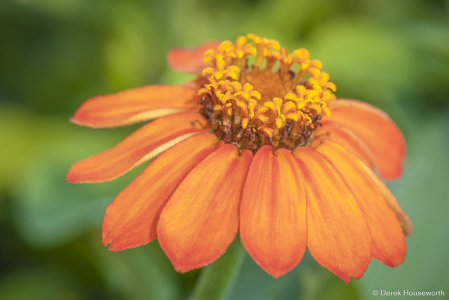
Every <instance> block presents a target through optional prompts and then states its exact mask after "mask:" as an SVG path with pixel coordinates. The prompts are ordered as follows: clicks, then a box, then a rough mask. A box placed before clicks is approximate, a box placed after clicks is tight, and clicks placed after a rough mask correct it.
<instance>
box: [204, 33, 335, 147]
mask: <svg viewBox="0 0 449 300" xmlns="http://www.w3.org/2000/svg"><path fill="white" fill-rule="evenodd" d="M248 39H249V40H252V41H253V42H254V43H248ZM249 56H256V57H255V61H254V64H253V65H250V66H248V65H247V64H248V57H249ZM204 61H205V62H209V63H210V64H211V67H208V68H206V69H204V71H203V76H206V77H207V78H208V80H209V82H208V83H207V84H205V85H204V86H203V87H202V88H201V89H200V90H199V91H198V95H200V96H201V101H200V103H201V104H202V105H204V113H205V114H206V115H207V117H208V120H209V123H210V126H211V128H212V129H213V130H214V132H215V133H216V134H217V136H219V137H220V138H221V139H223V140H224V141H225V142H229V143H234V144H236V145H238V146H239V147H240V148H241V149H244V148H247V149H251V150H253V151H256V150H257V149H258V148H260V147H261V146H263V145H265V144H271V145H272V146H273V147H275V148H278V147H283V148H287V149H292V148H293V147H296V146H305V145H307V142H308V139H309V137H310V136H311V135H312V134H313V130H314V128H316V126H319V125H320V122H319V120H321V115H322V114H323V113H324V114H325V115H327V116H329V115H330V114H331V111H330V109H329V103H330V102H331V101H333V100H334V99H335V95H334V94H333V92H335V90H336V86H335V84H333V83H332V82H329V74H327V73H326V72H321V71H320V69H321V68H322V64H321V62H319V61H317V60H310V54H309V52H308V51H307V50H306V49H304V48H299V49H297V50H295V51H293V52H292V53H288V52H287V50H286V49H285V48H281V47H280V45H279V43H278V42H277V41H275V40H270V39H266V38H260V37H258V36H256V35H254V34H248V35H247V36H246V37H245V36H240V37H239V38H237V40H236V42H235V43H232V42H230V41H224V42H223V43H222V44H221V45H220V46H219V47H218V49H216V50H212V49H211V50H208V51H206V52H205V57H204ZM276 62H279V64H278V65H276ZM275 68H276V69H275Z"/></svg>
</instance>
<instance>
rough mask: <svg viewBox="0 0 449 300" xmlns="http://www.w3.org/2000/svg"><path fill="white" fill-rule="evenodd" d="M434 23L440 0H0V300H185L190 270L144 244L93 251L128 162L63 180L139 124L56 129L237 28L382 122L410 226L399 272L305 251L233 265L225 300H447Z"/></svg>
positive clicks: (448, 117)
mask: <svg viewBox="0 0 449 300" xmlns="http://www.w3.org/2000/svg"><path fill="white" fill-rule="evenodd" d="M448 17H449V1H443V0H441V1H430V0H427V1H426V0H421V1H418V0H375V1H373V0H360V1H350V0H338V1H336V0H315V1H297V0H278V1H273V0H246V1H237V0H228V1H206V0H189V1H185V0H174V1H156V0H154V1H144V0H140V1H139V0H121V1H118V0H116V1H107V0H95V1H91V0H90V1H89V0H14V1H13V0H1V1H0V141H1V146H0V240H1V247H0V299H2V300H3V299H14V300H15V299H18V300H21V299H27V300H29V299H131V300H133V299H158V300H159V299H160V300H164V299H186V298H187V297H188V296H189V294H190V293H191V291H192V288H193V287H194V285H195V282H196V281H197V279H198V276H199V274H200V272H201V270H196V271H192V272H188V273H185V274H178V273H176V272H175V271H174V270H173V267H172V265H171V264H170V262H169V261H168V259H167V258H166V257H165V255H164V253H163V252H162V250H161V249H160V247H159V245H158V243H157V241H156V242H153V243H150V244H148V245H146V246H142V247H139V248H136V249H131V250H127V251H122V252H110V251H108V250H107V247H103V246H102V244H101V222H102V218H103V214H104V210H105V208H106V206H107V205H108V204H109V203H110V202H111V201H112V199H113V198H114V196H115V195H116V194H117V193H118V192H119V191H120V190H121V189H123V188H124V187H125V186H126V185H127V184H128V183H129V182H130V181H131V180H132V179H133V178H134V177H135V176H136V174H138V172H140V171H141V170H142V168H143V166H141V167H139V168H137V169H135V170H133V171H132V172H130V173H128V174H126V175H125V176H123V177H122V178H119V179H117V180H115V181H112V182H107V183H103V184H98V185H71V184H68V183H66V182H65V174H66V172H67V170H68V169H69V168H70V166H71V165H72V164H73V163H74V162H76V161H78V160H80V159H82V158H85V157H87V156H89V155H93V154H95V153H97V152H100V151H102V150H105V149H107V148H109V147H111V146H113V145H114V144H115V143H116V142H118V141H120V140H121V139H123V138H124V137H125V136H126V135H127V134H129V133H130V132H132V131H133V130H135V129H136V128H138V127H139V125H133V126H130V127H126V128H119V129H113V130H108V129H97V130H94V129H89V128H84V127H79V126H76V125H73V124H70V123H69V122H68V119H69V117H70V116H71V115H72V113H73V112H74V111H75V109H76V108H77V107H78V106H79V105H80V104H81V103H82V102H83V101H84V100H86V99H88V98H89V97H93V96H95V95H98V94H107V93H113V92H118V91H120V90H123V89H127V88H132V87H138V86H142V85H146V84H154V83H178V82H181V81H183V80H186V79H188V78H189V76H187V75H183V74H177V73H175V72H173V71H171V70H169V69H168V67H167V64H166V61H165V57H166V53H167V51H168V50H169V49H170V48H172V47H175V46H194V45H196V44H198V43H200V42H202V41H204V40H207V39H229V40H232V41H234V40H235V39H236V38H237V37H238V36H239V35H244V34H246V33H255V34H258V35H260V36H265V37H268V38H274V39H277V40H279V42H280V43H281V44H282V45H283V46H285V47H287V49H288V50H290V51H292V50H293V49H295V48H298V47H306V48H308V49H309V51H310V53H311V56H312V58H313V59H319V60H321V61H322V62H323V64H324V68H323V69H324V70H325V71H327V72H328V73H330V74H331V81H333V82H335V83H336V85H337V87H338V91H337V96H338V97H344V98H354V99H360V100H363V101H366V102H369V103H372V104H374V105H376V106H378V107H380V108H382V109H383V110H385V111H386V112H388V113H389V114H390V116H391V117H392V118H393V120H395V122H396V123H397V124H398V125H399V127H400V128H401V129H402V130H403V132H404V135H405V137H406V140H407V143H408V157H407V160H406V163H405V174H404V175H403V177H402V178H401V179H400V180H397V181H395V182H391V183H388V185H389V187H390V188H391V190H392V191H393V193H394V194H395V195H396V197H397V199H398V201H399V203H400V204H401V206H402V208H403V209H404V211H406V212H407V213H408V214H409V215H410V217H411V219H412V221H413V224H414V232H413V234H412V235H411V236H410V237H409V238H408V239H407V247H408V252H407V257H406V260H405V262H404V263H403V264H402V265H400V266H399V267H397V268H395V269H391V268H388V267H386V266H384V265H382V264H380V263H379V262H377V261H374V260H373V261H372V263H371V265H370V267H369V268H368V270H367V271H366V273H365V275H364V276H363V277H362V278H361V279H360V280H359V281H357V280H352V282H351V283H350V284H349V285H346V284H345V283H344V282H343V281H342V280H341V279H339V278H338V277H336V276H334V275H332V274H331V273H330V272H329V271H327V270H326V269H324V268H322V267H321V266H319V265H318V264H317V263H316V262H315V261H314V260H313V259H312V258H311V257H310V255H309V254H306V256H305V258H304V259H303V261H302V262H301V263H300V264H299V265H298V267H296V268H295V269H294V270H293V271H291V272H290V273H288V274H287V275H285V276H283V277H281V278H280V279H277V280H276V279H274V278H272V277H270V276H269V275H267V274H266V273H265V272H264V271H262V270H261V269H260V268H259V267H258V266H257V265H256V264H255V263H254V262H253V261H252V259H251V258H250V257H249V256H247V257H246V258H245V261H244V264H243V268H242V270H241V272H240V275H239V277H238V279H237V282H236V285H235V286H234V289H233V291H232V292H231V295H230V299H257V300H259V299H260V300H265V299H266V300H268V299H312V300H313V299H372V298H376V297H375V296H373V295H372V291H373V290H375V289H376V290H382V289H384V290H390V291H392V290H398V289H399V290H403V289H408V290H414V291H418V290H425V291H439V290H443V291H444V292H445V293H446V296H445V297H436V298H447V299H449V255H448V253H449V252H448V249H449V234H448V232H449V155H448V153H449V134H448V132H449V18H448ZM377 297H380V296H377ZM397 298H402V297H397Z"/></svg>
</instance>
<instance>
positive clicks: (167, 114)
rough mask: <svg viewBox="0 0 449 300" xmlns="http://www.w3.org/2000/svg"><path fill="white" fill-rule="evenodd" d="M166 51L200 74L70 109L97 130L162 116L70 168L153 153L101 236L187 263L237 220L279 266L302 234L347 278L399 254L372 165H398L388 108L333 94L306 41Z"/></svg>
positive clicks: (393, 215) (125, 165) (291, 258)
mask: <svg viewBox="0 0 449 300" xmlns="http://www.w3.org/2000/svg"><path fill="white" fill-rule="evenodd" d="M247 39H251V40H252V41H253V43H252V42H248V40H247ZM203 56H204V60H203ZM250 56H255V60H253V61H254V64H250V65H248V57H250ZM168 62H169V65H170V66H171V67H172V68H173V69H175V70H177V71H185V72H188V73H195V74H198V75H199V77H198V79H197V80H194V81H191V82H188V83H185V84H181V85H177V86H170V85H150V86H145V87H141V88H136V89H131V90H127V91H124V92H120V93H117V94H112V95H106V96H97V97H94V98H92V99H89V100H88V101H86V102H85V103H84V104H83V105H82V106H81V107H80V108H79V109H78V110H77V111H76V112H75V115H74V116H73V117H72V118H71V121H72V122H73V123H76V124H80V125H85V126H89V127H94V128H100V127H116V126H123V125H128V124H131V123H136V122H141V121H148V120H151V119H156V118H158V119H157V120H155V121H152V122H150V123H147V124H145V125H144V126H142V127H141V128H140V129H138V130H136V131H135V132H134V133H133V134H131V135H130V136H129V137H127V138H125V139H124V140H123V141H122V142H120V143H118V144H117V145H116V146H115V147H113V148H111V149H109V150H106V151H104V152H102V153H99V154H97V155H94V156H91V157H89V158H86V159H84V160H82V161H80V162H77V163H76V164H74V165H73V167H72V168H71V169H70V171H69V173H68V175H67V181H69V182H73V183H88V182H104V181H108V180H112V179H115V178H117V177H119V176H121V175H123V174H124V173H126V172H127V171H129V170H130V169H132V168H133V167H135V166H137V165H139V164H141V163H143V162H145V161H147V160H150V159H152V158H154V157H156V156H158V157H157V158H156V159H154V161H152V162H151V163H150V164H149V165H148V166H147V167H146V168H145V169H144V171H143V172H142V173H141V174H140V175H139V176H138V177H137V178H136V179H135V180H134V181H133V182H131V183H130V184H129V185H128V186H127V187H126V188H125V189H124V190H123V191H122V192H120V193H119V194H118V196H117V197H116V198H115V199H114V201H113V202H112V203H111V204H110V205H109V207H108V208H107V210H106V215H105V218H104V222H103V244H104V245H107V244H109V245H110V249H111V250H114V251H116V250H124V249H128V248H132V247H137V246H140V245H143V244H146V243H148V242H151V241H153V240H155V239H156V238H158V239H159V243H160V245H161V247H162V248H163V250H164V251H165V253H166V254H167V256H168V257H169V259H170V260H171V262H172V263H173V265H174V267H175V269H176V270H178V271H180V272H185V271H189V270H192V269H195V268H200V267H202V266H204V265H207V264H209V263H211V262H213V261H214V260H216V259H217V258H218V257H220V255H222V254H223V252H224V251H225V250H226V248H227V247H228V246H229V244H230V243H231V242H232V241H233V240H234V238H235V236H236V234H237V232H239V231H240V237H241V240H242V242H243V245H244V246H245V248H246V249H247V251H248V252H249V254H250V255H251V256H252V258H253V259H254V260H255V261H256V262H257V263H258V264H259V265H260V266H261V267H262V268H263V269H264V270H265V271H267V272H268V273H270V274H271V275H273V276H274V277H279V276H281V275H283V274H285V273H287V272H288V271H290V270H291V269H293V268H294V267H295V266H296V265H297V264H298V263H299V262H300V261H301V259H302V257H303V255H304V252H305V250H306V246H307V247H308V249H309V251H310V253H311V254H312V256H313V257H314V258H315V259H316V260H317V261H318V262H319V263H320V264H321V265H323V266H324V267H326V268H328V269H329V270H330V271H332V272H333V273H334V274H336V275H338V276H339V277H341V278H342V279H343V280H344V281H345V282H349V281H350V278H351V276H352V277H354V278H357V279H358V278H360V277H361V276H362V274H363V273H364V272H365V270H366V268H367V267H368V264H369V263H370V260H371V258H375V259H377V260H379V261H381V262H382V263H384V264H385V265H387V266H390V267H395V266H397V265H398V264H400V263H402V261H403V260H404V257H405V252H406V244H405V236H407V235H409V234H410V233H411V230H412V226H411V223H410V220H409V218H408V216H407V215H406V214H405V213H404V212H403V211H402V210H401V208H400V207H399V205H398V204H397V202H396V200H395V198H394V196H393V195H392V194H391V193H390V191H389V190H388V188H387V187H386V186H385V185H384V184H383V183H382V181H381V180H380V179H378V177H377V176H376V175H375V173H374V171H373V170H376V171H377V173H378V174H379V175H380V176H381V177H383V178H384V179H388V180H391V179H396V178H398V177H399V176H400V175H401V173H402V163H403V160H404V157H405V141H404V138H403V136H402V134H401V132H400V131H399V129H398V127H397V126H396V125H395V124H394V123H393V121H391V119H390V118H389V117H388V115H387V114H386V113H384V112H383V111H381V110H379V109H377V108H375V107H373V106H371V105H369V104H366V103H363V102H359V101H356V100H347V99H336V98H335V96H334V94H333V91H335V90H336V87H335V84H333V83H332V82H329V75H328V74H327V73H325V72H321V71H320V69H321V67H322V64H321V62H319V61H316V60H310V58H309V52H308V51H307V50H306V49H304V48H300V49H298V50H295V51H293V53H291V54H289V53H288V52H287V51H286V50H285V48H281V47H280V45H279V43H278V42H277V41H275V40H269V39H265V38H260V37H257V36H255V35H254V34H249V35H248V36H247V37H243V36H242V37H239V38H238V39H237V41H236V42H235V43H232V42H230V41H224V42H217V41H211V42H206V43H204V44H202V45H200V46H199V47H197V48H195V49H181V48H178V49H174V50H171V51H170V52H169V54H168Z"/></svg>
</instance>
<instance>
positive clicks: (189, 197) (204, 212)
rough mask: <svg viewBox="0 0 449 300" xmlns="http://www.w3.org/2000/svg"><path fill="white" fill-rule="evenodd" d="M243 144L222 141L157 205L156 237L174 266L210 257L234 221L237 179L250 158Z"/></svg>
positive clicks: (221, 247)
mask: <svg viewBox="0 0 449 300" xmlns="http://www.w3.org/2000/svg"><path fill="white" fill-rule="evenodd" d="M252 156H253V155H252V153H251V151H249V150H243V152H242V154H241V155H239V150H238V149H237V147H236V146H233V145H229V144H227V145H223V146H221V147H219V148H218V149H217V150H215V151H214V152H213V153H212V154H211V155H209V156H208V157H206V158H205V159H204V160H203V161H202V162H201V163H200V164H198V166H196V167H195V168H194V169H193V170H192V171H191V172H190V173H189V175H187V177H186V178H185V179H184V180H183V182H182V183H181V184H180V185H179V187H178V189H177V190H176V191H175V192H174V193H173V196H172V197H171V198H170V200H169V202H168V203H167V205H166V206H165V207H164V209H163V210H162V214H161V217H160V221H159V224H158V227H157V232H158V238H159V243H160V245H161V247H162V249H164V251H165V253H166V254H167V256H168V258H169V259H170V260H171V262H172V263H173V265H174V267H175V269H176V270H177V271H179V272H186V271H190V270H192V269H196V268H200V267H202V266H204V265H206V264H209V263H211V262H213V261H214V260H216V259H217V258H218V257H220V255H222V254H223V252H224V251H225V250H226V248H227V247H228V246H229V244H230V243H231V242H232V241H233V240H234V238H235V236H236V234H237V231H238V227H239V204H240V195H241V193H242V187H243V183H244V181H245V178H246V174H247V172H248V168H249V165H250V163H251V159H252Z"/></svg>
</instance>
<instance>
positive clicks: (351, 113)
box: [323, 99, 406, 180]
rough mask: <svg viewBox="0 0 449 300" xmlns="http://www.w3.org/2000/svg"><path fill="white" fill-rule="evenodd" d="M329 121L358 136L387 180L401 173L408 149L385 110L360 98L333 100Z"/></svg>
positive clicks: (327, 120) (325, 119) (326, 120)
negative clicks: (358, 99)
mask: <svg viewBox="0 0 449 300" xmlns="http://www.w3.org/2000/svg"><path fill="white" fill-rule="evenodd" d="M327 123H337V124H338V125H340V126H342V127H344V128H346V129H348V130H350V131H352V132H353V133H354V134H355V135H356V136H357V137H359V138H360V140H362V142H363V143H364V144H365V145H366V146H367V147H368V149H369V150H370V152H371V157H372V158H373V163H374V166H375V168H376V170H377V172H378V173H379V175H380V176H382V177H383V178H384V179H387V180H393V179H397V178H398V177H400V176H401V174H402V164H403V161H404V159H405V152H406V145H405V140H404V136H403V135H402V133H401V131H400V130H399V128H398V127H397V126H396V124H395V123H394V122H393V121H392V120H391V119H390V117H389V116H388V115H387V114H386V113H385V112H384V111H382V110H380V109H378V108H376V107H374V106H372V105H370V104H367V103H364V102H361V101H357V100H348V99H341V100H337V101H335V102H333V107H332V115H331V116H330V117H329V118H323V124H327Z"/></svg>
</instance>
